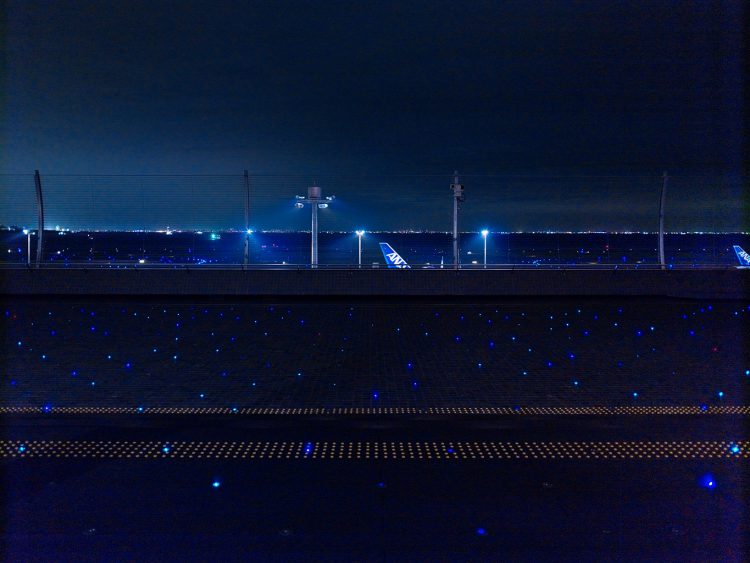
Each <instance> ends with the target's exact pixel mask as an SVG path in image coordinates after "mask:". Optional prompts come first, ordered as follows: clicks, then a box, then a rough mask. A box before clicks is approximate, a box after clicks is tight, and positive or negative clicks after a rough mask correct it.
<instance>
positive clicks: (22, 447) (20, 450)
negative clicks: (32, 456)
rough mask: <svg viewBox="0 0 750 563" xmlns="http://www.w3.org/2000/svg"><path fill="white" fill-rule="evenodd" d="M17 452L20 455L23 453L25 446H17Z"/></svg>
mask: <svg viewBox="0 0 750 563" xmlns="http://www.w3.org/2000/svg"><path fill="white" fill-rule="evenodd" d="M18 451H19V452H21V453H23V452H25V451H26V446H24V445H23V444H21V445H20V446H18Z"/></svg>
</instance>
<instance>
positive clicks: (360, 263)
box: [357, 231, 365, 268]
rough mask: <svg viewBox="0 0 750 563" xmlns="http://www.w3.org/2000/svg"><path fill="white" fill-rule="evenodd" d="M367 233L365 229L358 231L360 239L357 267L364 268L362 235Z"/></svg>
mask: <svg viewBox="0 0 750 563" xmlns="http://www.w3.org/2000/svg"><path fill="white" fill-rule="evenodd" d="M364 234H365V232H364V231H357V238H358V239H359V252H358V253H357V267H358V268H362V236H363V235H364Z"/></svg>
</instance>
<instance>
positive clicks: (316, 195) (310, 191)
mask: <svg viewBox="0 0 750 563" xmlns="http://www.w3.org/2000/svg"><path fill="white" fill-rule="evenodd" d="M295 197H296V198H297V202H296V203H295V204H294V207H296V208H297V209H302V208H303V207H304V206H305V204H306V203H308V204H310V209H311V211H312V232H311V239H312V240H311V244H310V267H311V268H317V267H318V209H319V208H320V209H325V208H326V207H328V205H329V204H330V203H331V202H332V201H333V200H334V199H336V196H335V195H329V196H326V197H323V196H322V191H321V189H320V187H318V186H310V187H309V188H307V197H304V196H301V195H298V196H295Z"/></svg>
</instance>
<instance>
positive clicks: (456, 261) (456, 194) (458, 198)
mask: <svg viewBox="0 0 750 563" xmlns="http://www.w3.org/2000/svg"><path fill="white" fill-rule="evenodd" d="M451 190H452V191H453V267H454V268H456V269H458V268H459V267H460V264H461V260H460V257H459V254H458V252H459V251H458V210H459V209H460V205H459V204H460V203H461V202H462V201H464V200H465V199H466V197H465V196H464V187H463V186H462V185H461V184H459V183H458V170H457V171H456V172H454V175H453V183H452V184H451Z"/></svg>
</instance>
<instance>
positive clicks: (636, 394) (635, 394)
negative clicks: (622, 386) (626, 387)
mask: <svg viewBox="0 0 750 563" xmlns="http://www.w3.org/2000/svg"><path fill="white" fill-rule="evenodd" d="M633 398H634V399H637V398H638V392H637V391H633Z"/></svg>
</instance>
